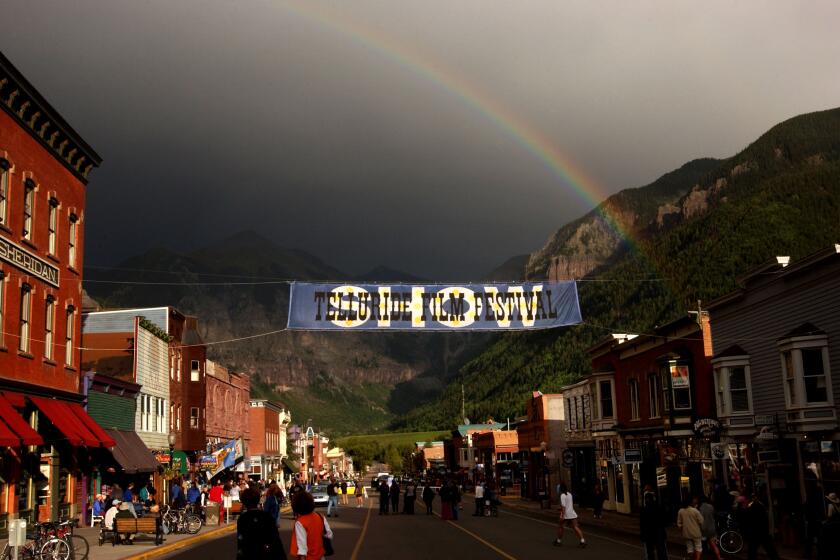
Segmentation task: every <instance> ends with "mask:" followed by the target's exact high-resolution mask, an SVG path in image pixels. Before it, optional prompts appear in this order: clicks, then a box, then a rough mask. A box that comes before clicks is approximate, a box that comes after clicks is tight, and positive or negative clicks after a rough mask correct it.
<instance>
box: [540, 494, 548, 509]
mask: <svg viewBox="0 0 840 560" xmlns="http://www.w3.org/2000/svg"><path fill="white" fill-rule="evenodd" d="M539 499H540V509H551V500H549V499H548V492H540V493H539Z"/></svg>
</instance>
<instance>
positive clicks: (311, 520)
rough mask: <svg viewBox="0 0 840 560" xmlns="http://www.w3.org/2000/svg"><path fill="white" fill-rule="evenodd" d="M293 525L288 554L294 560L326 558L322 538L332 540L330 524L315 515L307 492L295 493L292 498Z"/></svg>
mask: <svg viewBox="0 0 840 560" xmlns="http://www.w3.org/2000/svg"><path fill="white" fill-rule="evenodd" d="M292 511H293V512H294V513H295V525H294V529H293V530H292V545H291V547H290V549H289V553H290V554H291V556H292V558H294V559H295V560H322V559H323V558H324V557H325V556H326V550H325V549H324V538H325V537H326V538H327V539H332V538H333V532H332V529H330V523H329V521H327V520H326V519H324V516H323V515H321V514H319V513H315V500H313V499H312V494H310V493H309V492H296V493H295V495H294V496H292Z"/></svg>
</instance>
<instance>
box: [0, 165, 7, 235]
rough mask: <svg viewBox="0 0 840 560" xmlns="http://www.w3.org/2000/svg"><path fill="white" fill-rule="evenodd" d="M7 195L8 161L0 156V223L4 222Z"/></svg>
mask: <svg viewBox="0 0 840 560" xmlns="http://www.w3.org/2000/svg"><path fill="white" fill-rule="evenodd" d="M8 197H9V161H8V160H6V159H3V158H0V224H4V225H5V224H6V201H7V199H8Z"/></svg>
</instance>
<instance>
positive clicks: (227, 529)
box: [121, 506, 292, 560]
mask: <svg viewBox="0 0 840 560" xmlns="http://www.w3.org/2000/svg"><path fill="white" fill-rule="evenodd" d="M290 511H292V508H290V507H289V506H284V507H282V508H280V513H289V512H290ZM234 532H236V523H235V522H234V523H229V524H228V525H225V526H224V527H219V528H218V529H212V530H210V531H207V532H206V533H202V534H200V535H196V536H195V537H190V538H187V539H183V540H180V541H178V542H174V543H172V544H163V545H160V546H157V547H155V548H153V549H152V550H148V551H146V552H141V553H139V554H134V555H132V556H126V557H124V558H122V559H121V560H149V559H150V558H158V557H159V556H163V555H164V554H169V553H170V552H175V551H176V550H181V549H182V548H186V547H188V546H191V545H194V544H196V543H200V542H204V541H209V540H211V539H215V538H217V537H221V536H223V535H226V534H228V533H234Z"/></svg>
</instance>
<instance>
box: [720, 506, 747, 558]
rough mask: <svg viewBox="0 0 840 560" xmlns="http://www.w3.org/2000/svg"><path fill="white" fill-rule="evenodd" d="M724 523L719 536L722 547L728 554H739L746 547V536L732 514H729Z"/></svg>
mask: <svg viewBox="0 0 840 560" xmlns="http://www.w3.org/2000/svg"><path fill="white" fill-rule="evenodd" d="M722 525H723V531H721V533H720V537H718V544H719V545H720V549H721V550H722V551H724V552H725V553H727V554H738V553H739V552H741V549H742V548H744V537H743V536H741V533H740V532H739V531H738V524H737V523H736V522H735V519H734V518H733V517H732V514H727V516H726V519H725V521H723V523H722Z"/></svg>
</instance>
